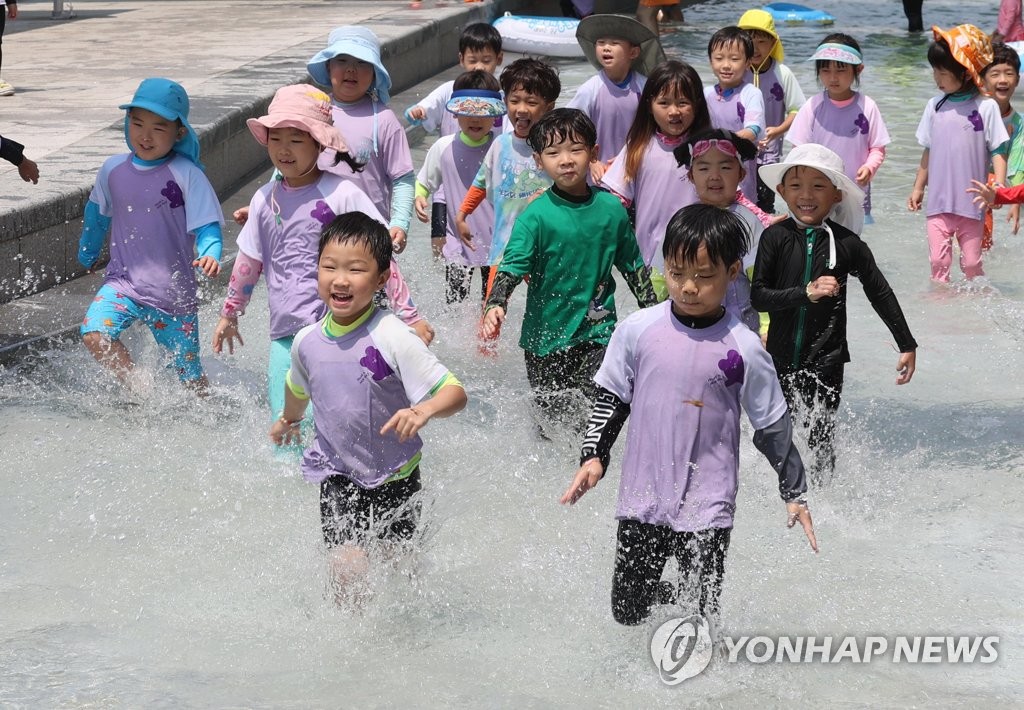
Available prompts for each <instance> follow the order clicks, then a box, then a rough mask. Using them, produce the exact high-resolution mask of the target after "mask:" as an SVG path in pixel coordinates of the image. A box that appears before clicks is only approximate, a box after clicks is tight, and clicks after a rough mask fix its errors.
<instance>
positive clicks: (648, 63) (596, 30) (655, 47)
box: [576, 15, 665, 76]
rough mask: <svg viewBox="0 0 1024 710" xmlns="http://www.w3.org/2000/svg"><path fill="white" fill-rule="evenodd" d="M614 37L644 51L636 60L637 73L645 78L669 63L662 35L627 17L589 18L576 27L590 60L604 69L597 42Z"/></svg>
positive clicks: (598, 67)
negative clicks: (663, 64) (657, 68)
mask: <svg viewBox="0 0 1024 710" xmlns="http://www.w3.org/2000/svg"><path fill="white" fill-rule="evenodd" d="M610 37H614V38H615V39H624V40H626V41H627V42H629V43H630V44H633V45H636V46H637V47H639V48H640V56H638V57H637V58H636V59H635V60H634V61H633V67H632V69H633V71H635V72H639V73H640V74H643V75H644V76H647V75H648V74H650V73H651V72H652V71H653V70H654V67H656V66H658V65H659V64H661V63H662V62H663V61H665V50H664V49H662V48H661V40H659V39H658V35H656V34H654V33H653V32H651V31H650V30H649V29H647V27H645V26H644V25H642V24H641V23H639V22H637V21H636V20H634V19H633V18H632V17H626V16H625V15H589V16H588V17H584V18H583V19H582V20H580V24H579V25H578V26H577V27H576V41H577V42H579V43H580V47H581V48H582V49H583V54H585V55H586V56H587V61H588V62H590V63H591V64H592V65H594V67H595V68H597V69H601V68H602V67H601V62H599V61H598V60H597V47H596V46H595V45H596V43H597V40H599V39H607V38H610Z"/></svg>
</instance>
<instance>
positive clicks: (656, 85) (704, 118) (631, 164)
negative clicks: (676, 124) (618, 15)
mask: <svg viewBox="0 0 1024 710" xmlns="http://www.w3.org/2000/svg"><path fill="white" fill-rule="evenodd" d="M666 93H667V94H670V95H672V94H674V95H675V96H680V97H683V98H685V99H687V100H688V101H689V102H690V103H691V104H692V105H693V123H692V124H690V127H689V128H688V129H687V131H686V132H687V133H688V134H692V133H695V132H700V131H704V130H707V129H708V128H710V127H711V116H710V115H709V114H708V102H707V100H706V99H705V98H704V84H703V83H702V82H701V80H700V76H699V75H698V74H697V71H696V70H695V69H694V68H693V67H691V66H690V65H689V64H687V63H686V62H680V61H676V60H675V59H672V60H669V61H667V62H662V63H661V64H659V65H658V66H656V67H654V70H653V71H652V72H651V75H650V76H649V77H647V83H646V84H645V85H644V90H643V92H642V93H641V94H640V104H639V105H638V106H637V109H636V117H635V118H634V119H633V125H632V126H630V127H629V133H628V134H626V179H627V180H633V179H634V178H636V174H637V172H638V171H639V170H640V163H641V162H642V161H643V158H644V153H645V152H646V151H647V144H648V143H650V142H651V138H653V137H654V134H655V132H656V131H657V130H658V124H657V122H656V121H655V120H654V110H653V108H652V107H653V106H654V102H655V101H656V100H657V99H658V97H660V96H661V95H662V94H666Z"/></svg>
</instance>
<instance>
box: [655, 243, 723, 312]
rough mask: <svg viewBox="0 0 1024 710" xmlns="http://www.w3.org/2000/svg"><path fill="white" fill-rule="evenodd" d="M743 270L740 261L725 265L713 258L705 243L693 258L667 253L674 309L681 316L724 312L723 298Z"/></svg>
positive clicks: (667, 278) (666, 261)
mask: <svg viewBox="0 0 1024 710" xmlns="http://www.w3.org/2000/svg"><path fill="white" fill-rule="evenodd" d="M739 272H740V262H738V261H737V262H735V263H733V264H731V265H729V266H726V265H725V264H723V263H722V262H713V261H711V259H710V258H709V257H708V250H707V247H705V246H704V245H703V244H701V245H700V248H698V249H697V257H696V259H694V260H693V261H684V260H681V259H679V258H678V257H677V256H676V255H669V256H667V257H665V283H666V285H667V286H668V296H669V298H671V299H672V310H673V311H674V312H675V314H676V315H678V316H683V317H689V318H709V317H712V316H716V315H718V314H719V313H721V312H722V302H723V301H725V294H726V291H727V290H728V288H729V284H730V283H731V282H732V281H734V280H735V279H736V276H737V275H738V274H739Z"/></svg>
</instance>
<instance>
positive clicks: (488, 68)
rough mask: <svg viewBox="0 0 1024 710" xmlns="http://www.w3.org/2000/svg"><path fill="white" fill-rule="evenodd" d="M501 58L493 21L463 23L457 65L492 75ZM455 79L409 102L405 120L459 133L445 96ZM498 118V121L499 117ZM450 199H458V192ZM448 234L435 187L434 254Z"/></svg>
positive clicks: (440, 194)
mask: <svg viewBox="0 0 1024 710" xmlns="http://www.w3.org/2000/svg"><path fill="white" fill-rule="evenodd" d="M503 59H504V55H503V54H502V52H501V35H500V34H498V30H496V29H494V26H493V25H489V24H487V23H486V22H475V23H473V24H471V25H466V28H465V29H464V30H462V34H461V35H459V66H461V67H462V69H463V70H464V71H467V72H470V71H475V70H478V69H479V70H482V71H485V72H487V73H488V74H492V75H493V74H494V72H495V71H497V69H498V67H499V66H500V65H501V62H502V61H503ZM454 83H455V82H453V81H446V82H445V83H443V84H441V85H440V86H439V87H437V88H436V89H434V90H433V91H431V92H430V93H429V94H428V95H427V96H426V98H424V99H423V100H422V101H420V102H419V103H417V104H416V105H415V106H411V107H410V108H409V109H408V110H406V112H405V118H406V120H407V121H409V123H411V124H413V125H420V126H422V127H423V130H425V131H426V132H427V133H439V134H440V135H441V137H444V136H451V135H455V134H456V133H458V131H459V124H458V123H457V121H456V117H455V115H454V114H452V113H450V112H449V111H448V110H447V105H448V100H449V99H450V98H451V97H452V91H453V90H454ZM498 120H499V121H500V118H499V119H498ZM495 125H497V122H496V124H495ZM461 194H465V193H460V195H461ZM453 199H458V196H456V197H455V198H453ZM454 212H455V210H452V213H453V214H454ZM448 235H449V230H448V209H447V208H446V206H445V196H444V191H443V190H438V191H437V192H435V193H434V202H433V205H432V208H431V216H430V245H431V249H432V251H433V252H434V257H435V258H440V257H441V256H442V250H443V248H444V246H445V240H446V238H447V236H448Z"/></svg>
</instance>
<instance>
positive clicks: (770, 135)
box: [757, 126, 785, 149]
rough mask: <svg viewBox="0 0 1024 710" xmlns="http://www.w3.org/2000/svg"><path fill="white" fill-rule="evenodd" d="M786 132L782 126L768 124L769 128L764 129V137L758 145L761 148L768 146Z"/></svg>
mask: <svg viewBox="0 0 1024 710" xmlns="http://www.w3.org/2000/svg"><path fill="white" fill-rule="evenodd" d="M784 133H785V131H784V130H782V128H781V127H780V126H768V128H766V129H764V138H762V139H761V140H760V141H759V142H758V144H757V145H758V147H759V148H761V149H764V148H767V147H768V144H769V143H771V142H772V141H773V140H775V139H776V138H778V137H779V136H781V135H783V134H784Z"/></svg>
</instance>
